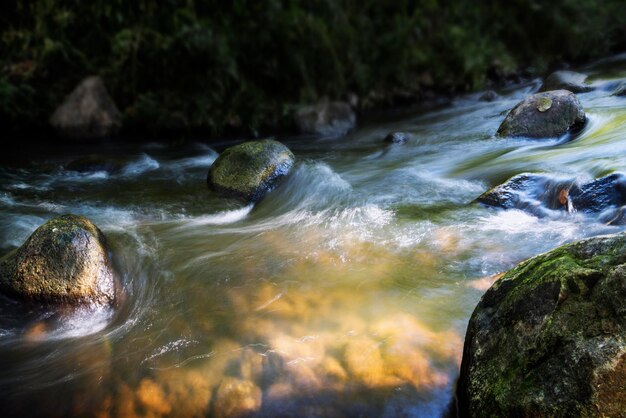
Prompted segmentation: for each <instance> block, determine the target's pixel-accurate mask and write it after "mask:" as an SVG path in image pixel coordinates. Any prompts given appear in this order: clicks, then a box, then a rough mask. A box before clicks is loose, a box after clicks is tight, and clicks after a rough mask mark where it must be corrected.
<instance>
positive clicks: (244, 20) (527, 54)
mask: <svg viewBox="0 0 626 418" xmlns="http://www.w3.org/2000/svg"><path fill="white" fill-rule="evenodd" d="M622 7H623V3H622V2H621V1H620V0H604V1H595V0H555V1H553V2H539V1H535V0H512V1H507V2H501V1H497V0H487V1H483V2H474V1H471V0H460V1H454V2H452V1H442V0H417V1H409V0H397V1H389V2H387V1H375V0H310V1H300V0H259V1H251V0H232V1H221V0H206V1H200V0H165V1H162V2H154V1H148V0H137V1H124V0H94V1H89V2H85V1H80V0H14V1H11V2H7V4H4V5H3V13H2V15H1V16H0V31H1V38H0V48H1V50H2V55H1V58H0V60H1V61H0V69H1V71H0V121H1V122H2V123H3V126H6V127H12V128H13V129H16V130H20V129H23V128H25V127H37V126H40V127H41V126H44V125H45V124H46V121H47V119H48V116H49V115H50V113H51V112H52V110H53V109H54V107H55V106H56V105H58V104H59V103H60V101H61V100H62V98H63V97H64V96H65V95H66V94H67V93H68V92H69V91H70V90H71V89H72V88H73V87H74V86H75V84H76V83H77V82H78V81H79V80H80V79H82V78H83V77H85V76H87V75H90V74H94V73H98V74H100V75H102V76H103V77H104V79H105V81H106V83H107V86H108V88H109V90H110V92H111V94H112V95H113V97H114V99H115V101H116V102H117V104H118V106H119V107H120V109H121V110H122V111H123V113H124V115H125V118H126V127H127V130H128V131H130V132H133V131H134V132H136V133H140V134H147V133H155V132H164V131H178V132H193V131H196V130H199V131H203V132H210V133H212V134H220V133H223V132H224V131H225V130H226V131H227V130H229V129H236V130H237V131H248V132H251V131H255V130H257V129H259V128H262V127H264V126H278V125H279V124H280V123H281V121H283V120H284V119H285V118H284V116H285V115H286V114H287V113H288V112H289V111H290V110H291V109H292V107H293V106H295V105H297V104H299V103H307V102H310V101H313V100H316V99H318V98H320V97H323V96H328V97H330V98H341V97H345V95H346V94H348V93H355V94H357V95H358V97H360V99H361V103H362V104H363V105H365V106H368V105H373V104H376V103H377V102H380V101H381V100H392V99H393V97H394V96H398V95H405V96H410V97H419V95H420V92H422V91H423V90H424V88H434V89H438V90H446V91H449V90H459V89H462V90H464V89H473V88H479V87H481V86H482V85H484V83H485V82H486V81H487V79H488V78H489V77H491V78H497V77H502V76H505V75H506V74H507V73H511V72H513V71H514V70H519V69H522V68H526V67H528V66H533V67H534V69H535V70H536V71H542V70H544V69H546V68H547V67H549V66H550V65H553V64H555V63H557V62H560V61H563V60H567V61H577V60H586V59H590V58H593V57H596V56H600V55H602V54H606V53H607V52H609V51H610V50H611V49H615V48H616V47H623V46H624V41H625V40H626V34H625V33H624V28H625V27H626V17H625V16H624V13H623V10H622Z"/></svg>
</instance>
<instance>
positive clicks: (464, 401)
mask: <svg viewBox="0 0 626 418" xmlns="http://www.w3.org/2000/svg"><path fill="white" fill-rule="evenodd" d="M624 381H626V234H624V233H622V234H617V235H611V236H604V237H596V238H591V239H587V240H583V241H579V242H576V243H573V244H569V245H565V246H563V247H560V248H557V249H555V250H553V251H550V252H548V253H546V254H542V255H539V256H536V257H533V258H531V259H529V260H527V261H524V262H522V263H521V264H519V265H518V266H517V267H515V268H514V269H512V270H511V271H509V272H508V273H506V274H505V275H504V276H503V277H502V278H501V279H500V280H498V281H496V282H495V283H494V285H493V286H492V287H491V288H490V289H489V290H488V291H487V292H486V293H485V295H484V296H483V297H482V299H481V300H480V303H479V304H478V306H477V307H476V309H475V310H474V313H473V314H472V316H471V319H470V321H469V325H468V329H467V334H466V338H465V348H464V353H463V361H462V366H461V375H460V378H459V383H458V388H457V396H458V401H459V412H460V416H472V417H478V416H485V417H488V416H527V417H530V416H544V417H547V416H550V417H557V416H558V417H569V416H586V417H600V416H623V411H624V405H625V404H626V386H625V385H624Z"/></svg>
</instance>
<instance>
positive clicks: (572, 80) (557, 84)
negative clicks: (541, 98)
mask: <svg viewBox="0 0 626 418" xmlns="http://www.w3.org/2000/svg"><path fill="white" fill-rule="evenodd" d="M586 80H587V76H586V75H585V74H581V73H577V72H574V71H555V72H553V73H552V74H550V75H549V76H548V77H546V79H545V81H544V82H543V85H542V86H541V88H540V89H539V91H551V90H569V91H571V92H572V93H586V92H588V91H592V90H593V87H592V86H590V85H589V84H586V83H585V81H586Z"/></svg>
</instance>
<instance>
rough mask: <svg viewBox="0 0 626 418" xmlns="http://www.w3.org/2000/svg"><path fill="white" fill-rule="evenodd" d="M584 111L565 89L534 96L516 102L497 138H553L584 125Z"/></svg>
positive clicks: (499, 129)
mask: <svg viewBox="0 0 626 418" xmlns="http://www.w3.org/2000/svg"><path fill="white" fill-rule="evenodd" d="M585 121H586V116H585V111H584V110H583V107H582V105H581V104H580V101H579V100H578V98H577V97H576V95H574V93H572V92H570V91H567V90H555V91H547V92H544V93H536V94H533V95H532V96H529V97H527V98H525V99H524V100H522V101H521V102H520V103H518V104H517V105H516V106H515V107H514V108H513V109H511V111H510V112H509V113H508V115H506V118H505V119H504V121H503V122H502V124H501V125H500V127H499V128H498V136H503V137H520V136H523V137H528V138H554V137H559V136H561V135H563V134H566V133H567V132H569V131H571V130H576V129H579V128H581V127H582V126H584V124H585Z"/></svg>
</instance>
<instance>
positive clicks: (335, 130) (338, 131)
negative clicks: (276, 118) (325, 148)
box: [295, 100, 356, 137]
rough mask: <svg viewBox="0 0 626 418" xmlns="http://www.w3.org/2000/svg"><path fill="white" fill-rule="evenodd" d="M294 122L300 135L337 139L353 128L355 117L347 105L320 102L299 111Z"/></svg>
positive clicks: (325, 101)
mask: <svg viewBox="0 0 626 418" xmlns="http://www.w3.org/2000/svg"><path fill="white" fill-rule="evenodd" d="M295 122H296V126H297V127H298V130H299V131H300V133H303V134H315V135H321V136H330V137H339V136H343V135H345V134H346V133H348V131H350V130H351V129H353V128H354V125H355V124H356V115H355V114H354V111H353V110H352V107H351V106H350V105H349V104H348V103H345V102H330V101H328V100H322V101H320V102H319V103H317V104H315V105H312V106H306V107H303V108H301V109H299V110H298V111H297V112H296V114H295Z"/></svg>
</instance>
